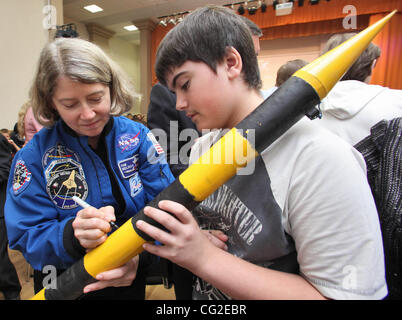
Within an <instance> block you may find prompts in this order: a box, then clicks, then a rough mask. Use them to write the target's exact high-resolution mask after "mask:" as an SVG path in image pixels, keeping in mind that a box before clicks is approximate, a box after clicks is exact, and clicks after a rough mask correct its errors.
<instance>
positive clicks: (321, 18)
mask: <svg viewBox="0 0 402 320" xmlns="http://www.w3.org/2000/svg"><path fill="white" fill-rule="evenodd" d="M229 2H230V1H228V3H229ZM346 6H353V7H354V8H355V11H356V14H357V30H345V29H343V26H342V21H343V19H344V18H345V17H346V16H347V15H350V12H349V11H346V12H345V13H344V12H343V10H344V8H345V7H346ZM394 9H397V10H399V11H402V0H364V1H362V0H332V1H323V0H322V1H320V2H319V4H317V5H311V4H310V3H309V1H304V5H303V6H302V7H299V6H298V5H297V1H295V2H294V8H293V12H292V14H290V15H286V16H275V11H274V9H273V7H272V6H268V8H267V10H266V12H264V13H262V12H261V10H258V11H257V12H256V14H254V15H249V14H248V13H247V12H246V13H245V16H246V17H247V18H249V19H250V20H252V21H254V22H255V23H256V24H257V25H258V26H259V27H260V28H261V29H262V30H263V36H262V38H261V39H262V40H272V39H280V38H292V37H305V36H311V35H317V34H333V33H340V32H345V31H347V32H352V31H360V30H362V29H364V28H366V27H367V26H368V25H369V24H372V23H373V22H375V21H377V20H378V19H380V17H383V16H384V15H385V14H386V13H389V12H391V11H393V10H394ZM390 25H392V27H390V26H389V27H386V30H383V31H382V32H381V33H380V35H379V36H377V40H376V41H380V42H381V43H380V46H381V49H382V50H383V54H382V55H381V59H379V60H380V61H379V62H378V65H377V67H376V68H375V74H373V80H372V81H373V82H375V83H376V84H380V85H386V86H388V87H391V88H401V81H402V80H401V79H400V78H401V76H399V77H398V72H397V71H396V70H397V68H395V66H396V65H398V63H399V61H400V56H399V55H398V54H397V53H398V51H399V52H401V46H402V40H401V20H400V13H398V14H396V15H395V16H394V17H393V18H392V19H391V22H390ZM171 28H172V26H169V27H162V26H160V25H158V26H157V27H156V28H155V30H154V31H153V33H152V48H151V50H152V52H151V55H152V56H151V62H152V66H154V64H155V56H156V51H157V48H158V45H159V43H160V41H161V40H162V39H163V37H164V36H165V35H166V33H167V32H168V31H169V30H170V29H171ZM398 33H399V34H398ZM388 47H392V48H395V49H392V50H391V49H388ZM398 58H399V60H398ZM380 66H382V67H381V68H380ZM389 66H391V67H389ZM392 68H395V69H394V70H388V69H392ZM398 70H400V69H398ZM399 74H401V73H400V72H399ZM156 82H157V79H156V76H155V71H154V68H152V85H154V84H155V83H156Z"/></svg>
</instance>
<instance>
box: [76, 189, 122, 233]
mask: <svg viewBox="0 0 402 320" xmlns="http://www.w3.org/2000/svg"><path fill="white" fill-rule="evenodd" d="M73 200H74V201H75V202H76V203H77V204H78V205H80V206H81V207H82V208H84V209H85V208H88V207H90V206H91V205H90V204H89V203H87V202H85V201H84V200H82V199H81V198H78V197H77V196H73ZM109 224H110V226H111V227H112V229H119V226H118V225H117V224H116V223H114V222H113V221H109Z"/></svg>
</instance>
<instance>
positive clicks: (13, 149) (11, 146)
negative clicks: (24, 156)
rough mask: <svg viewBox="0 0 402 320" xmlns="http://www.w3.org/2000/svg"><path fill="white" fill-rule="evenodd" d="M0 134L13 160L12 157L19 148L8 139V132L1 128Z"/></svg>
mask: <svg viewBox="0 0 402 320" xmlns="http://www.w3.org/2000/svg"><path fill="white" fill-rule="evenodd" d="M0 132H1V134H2V135H3V136H4V137H5V138H6V139H7V142H8V147H9V150H10V153H11V157H12V158H14V155H15V154H16V153H17V151H19V150H20V149H21V148H20V147H19V146H18V145H17V144H16V143H15V142H14V140H13V139H11V137H10V130H8V129H6V128H3V129H1V130H0Z"/></svg>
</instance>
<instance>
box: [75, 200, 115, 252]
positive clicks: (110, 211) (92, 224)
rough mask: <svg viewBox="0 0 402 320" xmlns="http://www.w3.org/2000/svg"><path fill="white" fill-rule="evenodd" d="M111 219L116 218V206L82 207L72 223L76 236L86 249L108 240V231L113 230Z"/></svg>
mask: <svg viewBox="0 0 402 320" xmlns="http://www.w3.org/2000/svg"><path fill="white" fill-rule="evenodd" d="M110 220H115V215H114V208H113V207H111V206H107V207H103V208H100V209H96V208H94V207H89V208H86V209H82V210H80V211H78V213H77V216H76V218H75V219H74V221H73V224H72V226H73V229H74V236H75V237H76V238H77V239H78V240H79V242H80V244H81V246H83V247H84V248H85V249H93V248H95V247H97V246H99V245H100V244H102V243H103V242H104V241H105V240H106V238H107V233H108V232H110V231H111V227H110V224H109V221H110Z"/></svg>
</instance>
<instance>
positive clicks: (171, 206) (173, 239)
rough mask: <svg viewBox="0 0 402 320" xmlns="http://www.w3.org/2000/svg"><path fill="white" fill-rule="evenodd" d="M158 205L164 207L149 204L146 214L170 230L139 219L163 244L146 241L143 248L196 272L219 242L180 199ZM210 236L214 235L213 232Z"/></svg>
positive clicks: (165, 201) (141, 224)
mask: <svg viewBox="0 0 402 320" xmlns="http://www.w3.org/2000/svg"><path fill="white" fill-rule="evenodd" d="M158 205H159V208H160V209H156V208H153V207H148V206H147V207H145V208H144V214H145V215H146V216H148V217H150V218H151V219H153V220H155V221H156V222H158V223H160V224H161V225H162V226H164V227H165V228H166V229H167V230H168V231H170V232H166V231H164V230H161V229H159V228H157V227H155V226H152V225H150V224H149V223H147V222H145V221H143V220H138V221H137V223H136V226H137V227H138V229H140V230H141V231H143V232H145V233H146V234H148V235H149V236H150V237H152V238H153V239H155V240H157V241H159V242H160V243H162V244H163V245H153V244H150V243H145V244H144V245H143V248H144V249H145V250H147V251H148V252H150V253H152V254H155V255H158V256H160V257H162V258H165V259H168V260H170V261H172V262H174V263H176V264H178V265H180V266H182V267H183V268H186V269H188V270H190V271H193V272H194V270H196V268H197V267H198V266H200V265H202V262H203V261H205V259H206V258H207V256H208V250H209V249H211V248H215V244H219V242H218V241H217V242H212V241H210V240H209V239H208V237H207V236H206V234H205V232H202V231H201V229H200V227H199V226H198V224H197V222H196V221H195V219H194V217H193V216H192V214H191V212H190V211H188V210H187V209H186V208H185V207H184V206H183V205H181V204H180V203H177V202H173V201H169V200H163V201H160V202H159V204H158ZM165 211H167V212H171V213H172V214H169V213H167V212H165ZM207 233H208V232H207ZM210 235H211V234H210ZM209 238H210V239H213V238H212V236H210V237H209ZM216 239H219V238H216ZM216 239H215V240H216ZM219 241H222V240H219Z"/></svg>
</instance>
